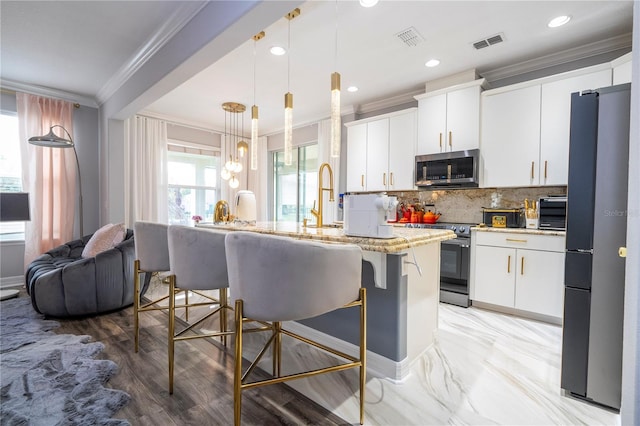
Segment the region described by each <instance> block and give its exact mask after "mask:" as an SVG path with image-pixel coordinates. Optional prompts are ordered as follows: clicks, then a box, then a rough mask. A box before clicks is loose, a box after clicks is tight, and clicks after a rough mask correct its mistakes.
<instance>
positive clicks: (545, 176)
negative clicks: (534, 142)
mask: <svg viewBox="0 0 640 426" xmlns="http://www.w3.org/2000/svg"><path fill="white" fill-rule="evenodd" d="M547 163H548V161H547V160H544V178H545V179H546V178H547Z"/></svg>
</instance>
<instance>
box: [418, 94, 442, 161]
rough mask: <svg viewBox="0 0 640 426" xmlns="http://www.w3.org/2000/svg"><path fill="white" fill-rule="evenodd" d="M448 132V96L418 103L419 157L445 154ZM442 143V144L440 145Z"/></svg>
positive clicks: (440, 96) (433, 97) (435, 97)
mask: <svg viewBox="0 0 640 426" xmlns="http://www.w3.org/2000/svg"><path fill="white" fill-rule="evenodd" d="M446 131H447V95H446V94H444V93H443V94H441V95H437V96H431V97H429V98H425V99H420V100H419V101H418V146H417V151H416V154H417V155H424V154H435V153H438V152H444V150H445V144H446ZM440 141H442V144H441V143H440Z"/></svg>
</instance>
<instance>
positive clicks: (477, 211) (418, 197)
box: [388, 186, 567, 223]
mask: <svg viewBox="0 0 640 426" xmlns="http://www.w3.org/2000/svg"><path fill="white" fill-rule="evenodd" d="M566 193H567V187H566V186H536V187H521V188H468V189H467V188H465V189H462V188H457V189H437V190H420V191H403V192H389V193H388V194H389V195H395V196H397V197H398V201H399V202H404V203H405V204H406V203H408V204H414V203H418V202H419V203H423V204H425V203H426V204H433V205H434V208H435V210H436V211H438V212H440V213H442V216H441V217H440V220H439V222H458V223H480V222H482V208H483V207H487V208H505V209H511V208H518V207H524V199H525V198H528V199H529V200H537V199H538V198H541V197H546V196H548V195H566Z"/></svg>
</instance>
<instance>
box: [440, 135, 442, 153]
mask: <svg viewBox="0 0 640 426" xmlns="http://www.w3.org/2000/svg"><path fill="white" fill-rule="evenodd" d="M440 150H441V151H442V132H440Z"/></svg>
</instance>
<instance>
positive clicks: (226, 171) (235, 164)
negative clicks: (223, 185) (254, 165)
mask: <svg viewBox="0 0 640 426" xmlns="http://www.w3.org/2000/svg"><path fill="white" fill-rule="evenodd" d="M222 109H223V110H224V141H225V142H224V143H225V147H227V146H229V147H228V148H227V151H228V152H229V161H227V162H226V163H225V165H224V167H223V168H222V170H221V171H220V177H221V178H222V179H224V180H226V181H228V182H229V186H230V187H231V188H234V189H235V188H237V187H238V186H239V185H240V181H239V180H238V178H237V177H236V173H240V172H241V171H242V163H240V161H238V152H239V151H240V148H241V147H242V144H244V146H245V148H246V147H247V143H246V142H244V141H242V140H239V138H240V132H242V130H240V129H239V126H238V124H239V123H238V115H239V114H242V113H243V112H245V111H246V107H245V106H244V105H243V104H240V103H237V102H225V103H223V104H222ZM227 115H228V116H229V118H228V119H229V133H227ZM242 120H243V123H244V116H243V118H242ZM245 152H246V150H245ZM234 155H235V158H234Z"/></svg>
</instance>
